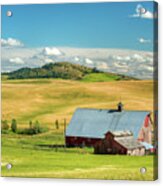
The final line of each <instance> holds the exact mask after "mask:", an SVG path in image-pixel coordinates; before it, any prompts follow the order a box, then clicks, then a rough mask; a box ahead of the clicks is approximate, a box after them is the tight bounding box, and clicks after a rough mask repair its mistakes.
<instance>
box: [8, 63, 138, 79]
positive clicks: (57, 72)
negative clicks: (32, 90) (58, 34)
mask: <svg viewBox="0 0 163 186" xmlns="http://www.w3.org/2000/svg"><path fill="white" fill-rule="evenodd" d="M4 75H5V76H7V79H32V78H33V79H36V78H61V79H71V80H81V81H85V82H89V81H90V82H99V81H112V80H131V79H135V78H132V77H128V76H125V75H120V74H114V73H108V72H102V71H99V70H97V69H96V68H89V67H85V66H82V65H78V64H71V63H68V62H59V63H49V64H46V65H44V66H42V67H40V68H21V69H19V70H16V71H13V72H9V73H5V74H4Z"/></svg>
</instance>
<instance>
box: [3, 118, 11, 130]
mask: <svg viewBox="0 0 163 186" xmlns="http://www.w3.org/2000/svg"><path fill="white" fill-rule="evenodd" d="M1 123H2V125H1V129H2V130H8V129H9V125H8V122H7V120H2V122H1Z"/></svg>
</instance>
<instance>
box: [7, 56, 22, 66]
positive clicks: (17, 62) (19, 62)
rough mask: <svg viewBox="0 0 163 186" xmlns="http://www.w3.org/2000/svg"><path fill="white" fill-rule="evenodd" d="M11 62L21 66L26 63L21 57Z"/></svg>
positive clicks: (12, 59)
mask: <svg viewBox="0 0 163 186" xmlns="http://www.w3.org/2000/svg"><path fill="white" fill-rule="evenodd" d="M9 61H10V62H11V63H15V64H20V65H22V64H24V61H23V60H22V59H21V58H20V57H16V58H11V59H9Z"/></svg>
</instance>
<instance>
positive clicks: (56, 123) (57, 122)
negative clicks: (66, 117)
mask: <svg viewBox="0 0 163 186" xmlns="http://www.w3.org/2000/svg"><path fill="white" fill-rule="evenodd" d="M55 127H56V129H59V121H58V120H56V121H55Z"/></svg>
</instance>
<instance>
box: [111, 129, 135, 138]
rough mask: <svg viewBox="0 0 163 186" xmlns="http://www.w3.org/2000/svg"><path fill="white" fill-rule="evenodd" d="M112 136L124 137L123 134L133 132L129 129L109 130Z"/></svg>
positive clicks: (129, 134)
mask: <svg viewBox="0 0 163 186" xmlns="http://www.w3.org/2000/svg"><path fill="white" fill-rule="evenodd" d="M111 133H112V134H113V135H114V137H125V136H133V133H132V132H131V131H129V130H125V131H112V132H111Z"/></svg>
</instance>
